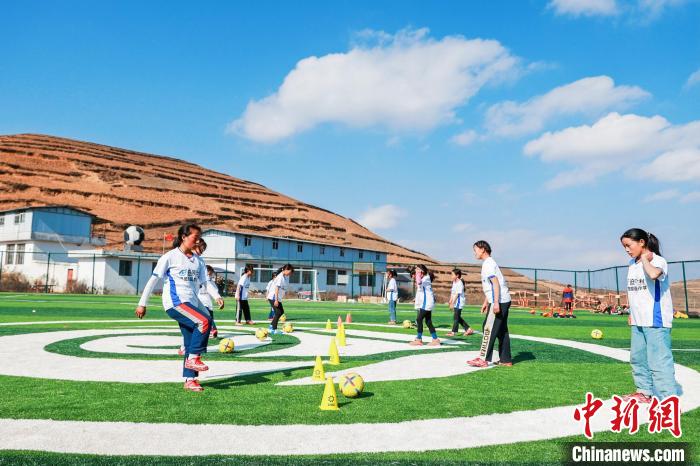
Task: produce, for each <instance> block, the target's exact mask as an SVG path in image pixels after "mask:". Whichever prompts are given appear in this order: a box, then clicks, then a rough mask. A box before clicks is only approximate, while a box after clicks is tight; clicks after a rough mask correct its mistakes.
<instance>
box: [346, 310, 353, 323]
mask: <svg viewBox="0 0 700 466" xmlns="http://www.w3.org/2000/svg"><path fill="white" fill-rule="evenodd" d="M345 323H346V324H352V314H350V313H349V312H348V314H347V315H346V316H345Z"/></svg>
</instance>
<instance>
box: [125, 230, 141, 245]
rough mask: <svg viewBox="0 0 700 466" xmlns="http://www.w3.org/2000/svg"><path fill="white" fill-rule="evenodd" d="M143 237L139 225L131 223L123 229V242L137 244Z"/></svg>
mask: <svg viewBox="0 0 700 466" xmlns="http://www.w3.org/2000/svg"><path fill="white" fill-rule="evenodd" d="M144 239H146V234H145V233H144V231H143V228H141V227H137V226H136V225H131V226H130V227H129V228H127V229H126V230H124V242H125V243H126V244H131V245H134V246H139V245H140V244H141V243H142V242H143V240H144Z"/></svg>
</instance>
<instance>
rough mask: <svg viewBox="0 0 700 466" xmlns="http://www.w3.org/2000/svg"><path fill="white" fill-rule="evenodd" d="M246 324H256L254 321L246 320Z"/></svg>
mask: <svg viewBox="0 0 700 466" xmlns="http://www.w3.org/2000/svg"><path fill="white" fill-rule="evenodd" d="M245 324H246V325H255V322H253V321H252V320H246V321H245Z"/></svg>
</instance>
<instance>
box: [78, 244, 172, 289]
mask: <svg viewBox="0 0 700 466" xmlns="http://www.w3.org/2000/svg"><path fill="white" fill-rule="evenodd" d="M68 256H69V257H70V258H71V259H74V260H75V261H76V262H77V268H76V274H77V275H76V279H77V280H78V281H80V282H82V283H84V284H86V285H87V286H88V287H89V288H90V290H91V291H93V292H94V293H98V294H138V293H140V292H141V291H143V288H144V287H145V286H146V282H147V281H148V279H149V278H150V277H151V274H152V272H153V269H154V268H155V266H156V263H157V262H158V259H159V258H160V255H159V254H147V253H143V252H134V251H105V250H102V249H95V250H91V251H84V250H81V251H70V252H69V253H68ZM161 289H162V284H161V285H159V286H157V287H156V290H155V291H160V290H161Z"/></svg>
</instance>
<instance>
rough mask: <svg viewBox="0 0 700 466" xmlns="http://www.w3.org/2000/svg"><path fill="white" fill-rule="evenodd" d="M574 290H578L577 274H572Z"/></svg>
mask: <svg viewBox="0 0 700 466" xmlns="http://www.w3.org/2000/svg"><path fill="white" fill-rule="evenodd" d="M574 290H578V274H577V273H576V272H574Z"/></svg>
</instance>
